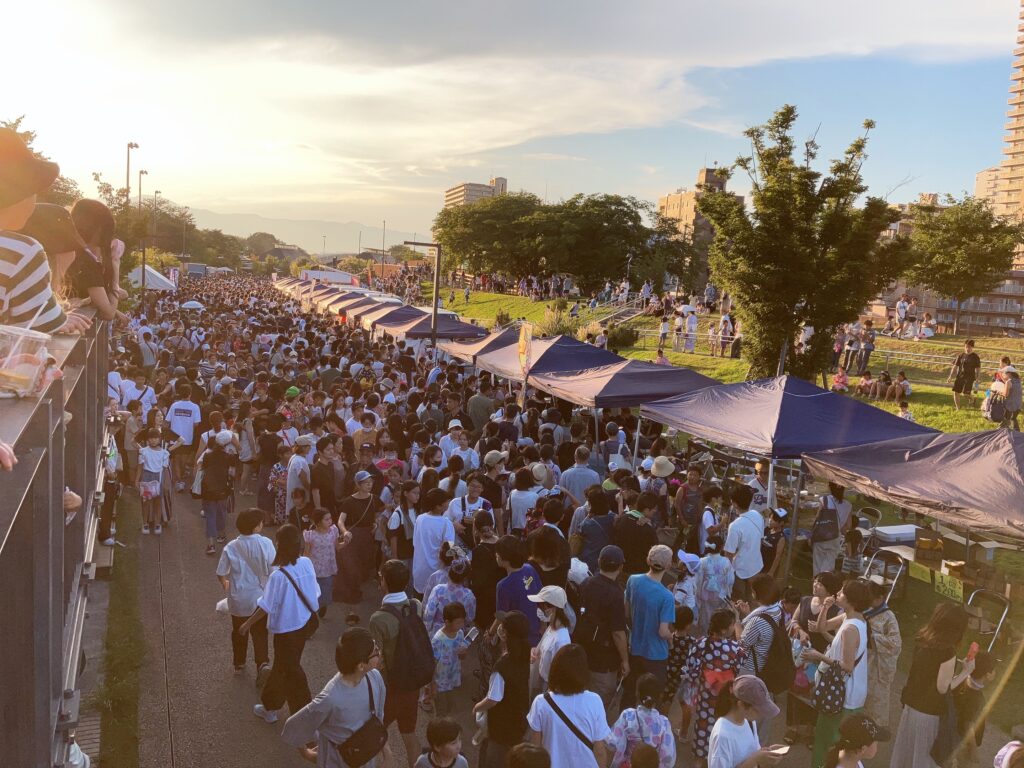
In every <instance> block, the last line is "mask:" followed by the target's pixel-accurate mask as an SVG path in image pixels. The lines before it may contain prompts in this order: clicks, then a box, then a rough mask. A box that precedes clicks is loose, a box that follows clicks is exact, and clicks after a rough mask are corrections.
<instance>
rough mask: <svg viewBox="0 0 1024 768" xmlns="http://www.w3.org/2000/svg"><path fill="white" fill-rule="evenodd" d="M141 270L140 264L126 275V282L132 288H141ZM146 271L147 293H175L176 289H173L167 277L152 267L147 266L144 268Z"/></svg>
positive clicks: (172, 284)
mask: <svg viewBox="0 0 1024 768" xmlns="http://www.w3.org/2000/svg"><path fill="white" fill-rule="evenodd" d="M142 270H143V267H142V265H141V264H140V265H139V266H137V267H136V268H135V269H133V270H132V271H131V272H129V273H128V282H129V283H131V284H132V286H133V287H135V288H139V287H141V286H142ZM145 270H146V290H147V291H175V290H177V288H175V287H174V283H172V282H171V281H170V280H169V279H168V278H167V277H165V276H164V275H162V274H161V273H159V272H157V271H156V270H155V269H153V267H151V266H149V265H148V264H147V265H146V267H145Z"/></svg>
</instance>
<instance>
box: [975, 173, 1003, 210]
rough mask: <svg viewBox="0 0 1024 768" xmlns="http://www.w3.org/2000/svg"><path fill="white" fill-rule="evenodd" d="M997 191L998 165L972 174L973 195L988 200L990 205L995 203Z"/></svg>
mask: <svg viewBox="0 0 1024 768" xmlns="http://www.w3.org/2000/svg"><path fill="white" fill-rule="evenodd" d="M998 191H999V166H998V165H994V166H992V167H991V168H986V169H985V170H984V171H978V173H976V174H974V196H975V197H977V198H980V199H983V200H988V201H989V202H990V203H992V205H995V203H996V194H997V193H998Z"/></svg>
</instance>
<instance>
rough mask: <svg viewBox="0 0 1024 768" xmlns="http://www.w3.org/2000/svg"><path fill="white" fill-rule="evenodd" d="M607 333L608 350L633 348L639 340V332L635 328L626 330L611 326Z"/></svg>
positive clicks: (622, 327)
mask: <svg viewBox="0 0 1024 768" xmlns="http://www.w3.org/2000/svg"><path fill="white" fill-rule="evenodd" d="M607 333H608V347H609V348H610V349H626V348H627V347H632V346H635V345H636V341H637V339H639V338H640V332H639V331H637V329H636V328H627V327H626V326H622V325H613V326H612V327H611V328H609V329H608V331H607Z"/></svg>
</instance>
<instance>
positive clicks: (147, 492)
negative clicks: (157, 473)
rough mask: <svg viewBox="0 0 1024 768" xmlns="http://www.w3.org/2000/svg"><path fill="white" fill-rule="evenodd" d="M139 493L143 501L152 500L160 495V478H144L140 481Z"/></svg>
mask: <svg viewBox="0 0 1024 768" xmlns="http://www.w3.org/2000/svg"><path fill="white" fill-rule="evenodd" d="M139 493H140V494H141V495H142V500H143V501H150V500H151V499H155V498H156V497H157V496H159V495H160V481H159V480H143V481H142V482H140V483H139Z"/></svg>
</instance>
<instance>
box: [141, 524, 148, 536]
mask: <svg viewBox="0 0 1024 768" xmlns="http://www.w3.org/2000/svg"><path fill="white" fill-rule="evenodd" d="M142 535H143V536H149V526H148V525H144V526H142Z"/></svg>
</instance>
